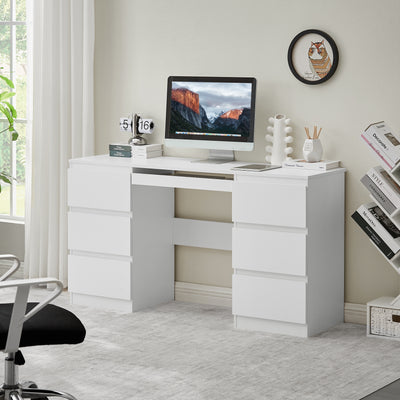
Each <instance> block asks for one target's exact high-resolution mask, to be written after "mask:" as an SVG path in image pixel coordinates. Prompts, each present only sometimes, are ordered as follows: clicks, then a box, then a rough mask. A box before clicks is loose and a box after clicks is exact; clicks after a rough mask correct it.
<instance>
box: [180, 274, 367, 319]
mask: <svg viewBox="0 0 400 400" xmlns="http://www.w3.org/2000/svg"><path fill="white" fill-rule="evenodd" d="M175 300H177V301H187V302H189V303H200V304H210V305H213V306H224V307H232V289H230V288H224V287H219V286H207V285H199V284H196V283H187V282H175ZM344 321H345V322H351V323H353V324H363V325H366V324H367V306H366V305H365V304H355V303H345V304H344Z"/></svg>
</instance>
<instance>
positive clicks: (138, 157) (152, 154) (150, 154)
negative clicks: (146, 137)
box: [132, 151, 162, 160]
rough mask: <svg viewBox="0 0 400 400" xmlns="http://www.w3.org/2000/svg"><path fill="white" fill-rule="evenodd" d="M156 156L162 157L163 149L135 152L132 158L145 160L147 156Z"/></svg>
mask: <svg viewBox="0 0 400 400" xmlns="http://www.w3.org/2000/svg"><path fill="white" fill-rule="evenodd" d="M155 157H162V151H151V152H150V153H143V154H138V153H133V154H132V158H134V159H135V160H145V159H147V158H155Z"/></svg>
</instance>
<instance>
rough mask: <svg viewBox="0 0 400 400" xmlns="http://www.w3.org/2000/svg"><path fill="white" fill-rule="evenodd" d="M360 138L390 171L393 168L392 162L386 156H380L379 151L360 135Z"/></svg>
mask: <svg viewBox="0 0 400 400" xmlns="http://www.w3.org/2000/svg"><path fill="white" fill-rule="evenodd" d="M361 137H362V138H363V139H364V140H365V142H366V143H367V144H368V147H369V148H370V149H371V150H372V151H373V152H374V153H375V154H376V155H377V156H378V157H379V158H380V159H381V160H382V161H383V162H384V163H385V165H386V166H387V167H388V168H389V169H390V170H392V169H393V168H394V166H395V164H394V162H393V161H392V160H390V159H389V158H388V157H387V156H385V155H384V154H382V153H381V152H380V151H379V150H377V149H376V148H375V147H374V146H373V144H372V143H371V142H370V141H369V139H368V138H367V137H366V136H364V134H362V135H361Z"/></svg>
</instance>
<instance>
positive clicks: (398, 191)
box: [367, 165, 400, 208]
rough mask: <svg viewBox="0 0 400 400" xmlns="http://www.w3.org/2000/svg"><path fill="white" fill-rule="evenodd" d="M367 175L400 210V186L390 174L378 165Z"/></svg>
mask: <svg viewBox="0 0 400 400" xmlns="http://www.w3.org/2000/svg"><path fill="white" fill-rule="evenodd" d="M367 175H368V176H369V177H370V178H371V180H372V181H373V182H374V183H375V185H376V186H377V187H378V188H379V189H380V190H381V191H382V193H383V194H384V195H385V196H386V197H387V198H388V199H389V200H390V201H391V202H392V203H393V205H394V206H395V207H396V208H400V186H399V185H398V184H397V183H396V182H395V181H394V179H393V178H392V177H391V176H390V174H389V173H388V172H387V171H386V170H385V169H384V168H382V167H381V166H380V165H378V166H376V167H373V168H371V169H370V170H369V171H368V172H367Z"/></svg>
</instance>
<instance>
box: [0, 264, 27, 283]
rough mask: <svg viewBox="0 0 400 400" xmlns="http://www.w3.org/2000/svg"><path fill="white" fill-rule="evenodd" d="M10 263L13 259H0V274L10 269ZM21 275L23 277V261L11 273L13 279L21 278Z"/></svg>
mask: <svg viewBox="0 0 400 400" xmlns="http://www.w3.org/2000/svg"><path fill="white" fill-rule="evenodd" d="M12 264H13V261H10V260H1V261H0V276H2V275H3V274H5V273H6V272H7V271H8V270H9V269H10V267H11V266H12ZM23 277H24V262H23V261H21V266H20V267H19V268H18V270H17V271H16V272H15V274H14V275H12V278H14V279H22V278H23ZM9 279H10V278H9Z"/></svg>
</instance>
